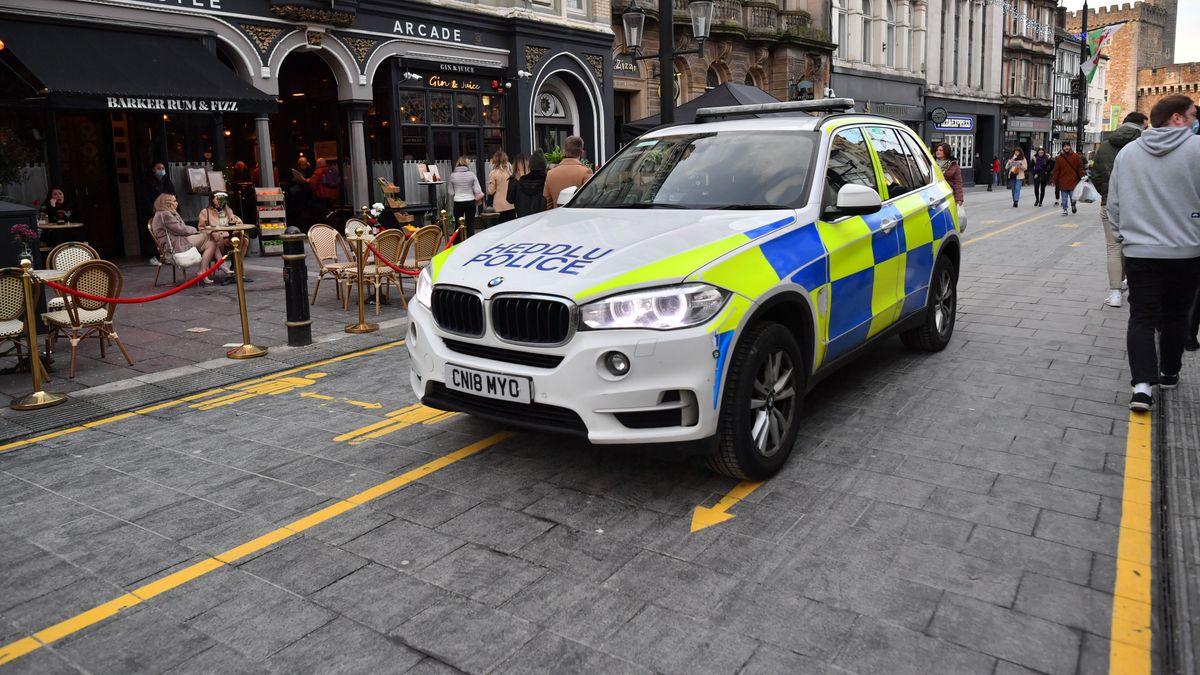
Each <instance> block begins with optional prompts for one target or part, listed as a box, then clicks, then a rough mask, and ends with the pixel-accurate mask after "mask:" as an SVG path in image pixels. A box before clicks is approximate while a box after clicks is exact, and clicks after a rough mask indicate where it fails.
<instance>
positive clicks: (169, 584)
mask: <svg viewBox="0 0 1200 675" xmlns="http://www.w3.org/2000/svg"><path fill="white" fill-rule="evenodd" d="M512 436H513V433H512V432H511V431H502V432H500V433H498V434H493V435H491V436H488V437H487V438H485V439H483V440H481V441H477V442H475V443H472V444H470V445H468V446H466V447H463V448H459V449H458V450H455V451H454V452H451V453H450V454H448V455H444V456H442V457H438V458H437V459H435V460H432V461H430V462H428V463H426V464H423V465H421V466H419V467H417V468H415V469H412V470H410V471H407V472H405V473H403V474H401V475H399V476H396V477H395V478H392V479H391V480H388V481H386V482H384V483H380V484H379V485H376V486H375V487H372V488H368V489H366V490H363V491H362V492H360V493H358V494H356V495H354V496H353V497H350V498H348V499H344V500H340V501H337V502H335V503H333V504H331V505H330V506H327V507H325V508H323V509H321V510H319V511H316V512H314V513H311V514H309V515H307V516H305V517H303V518H300V519H299V520H294V521H292V522H290V523H288V524H287V525H284V526H283V527H281V528H279V529H277V530H274V531H272V532H268V533H267V534H264V535H262V536H261V537H258V538H257V539H253V540H251V541H248V542H246V543H245V544H242V545H240V546H235V547H234V548H231V549H229V550H228V551H225V552H224V553H219V554H217V555H215V556H213V557H211V558H205V559H204V560H201V561H200V562H197V563H194V564H192V565H189V566H187V567H185V568H183V569H182V570H179V571H177V572H174V573H172V574H169V575H167V576H165V577H163V578H162V579H158V580H156V581H152V582H150V583H148V584H145V585H143V586H140V587H138V588H135V589H134V590H133V591H131V592H129V593H126V594H124V595H121V596H119V597H117V598H114V599H112V600H109V601H108V602H106V603H104V604H102V605H98V606H96V607H93V608H92V609H89V610H87V611H85V612H82V613H80V614H76V615H75V616H73V617H71V618H69V619H67V620H66V621H62V622H59V623H57V624H54V625H53V626H50V627H49V628H45V629H43V630H40V631H38V632H37V633H34V634H33V635H32V636H29V637H25V638H21V639H20V640H17V641H15V642H11V643H9V644H7V645H4V646H2V647H0V665H4V664H5V663H8V662H10V661H14V660H16V659H19V658H21V657H22V656H24V655H26V654H28V653H30V652H32V651H34V650H37V649H39V648H41V647H43V646H45V645H48V644H50V643H51V642H54V641H55V640H61V639H62V638H64V637H66V636H68V635H70V634H72V633H75V632H77V631H80V630H83V629H84V628H87V627H88V626H91V625H94V624H97V623H99V622H101V621H103V620H105V619H107V618H109V617H111V616H113V615H114V614H117V613H118V612H120V611H121V610H123V609H128V608H129V607H133V606H134V605H137V604H140V603H142V602H144V601H146V600H149V599H150V598H153V597H155V596H157V595H161V594H162V593H165V592H167V591H169V590H171V589H174V588H178V587H179V586H182V585H183V584H186V583H187V582H189V581H192V580H194V579H198V578H200V577H202V576H204V575H205V574H208V573H209V572H211V571H213V570H216V569H220V568H221V567H224V566H225V565H228V564H231V563H233V562H236V561H237V560H240V559H241V558H244V557H246V556H248V555H250V554H251V553H255V552H257V551H261V550H262V549H264V548H266V547H268V546H270V545H271V544H274V543H277V542H280V541H283V540H284V539H287V538H289V537H293V536H295V535H297V534H299V533H301V532H303V531H305V530H307V529H309V528H310V527H313V526H315V525H319V524H321V523H323V522H325V521H327V520H329V519H331V518H335V517H337V516H339V515H341V514H343V513H345V512H347V511H349V510H351V509H353V508H356V507H358V506H361V505H363V504H366V503H367V502H369V501H371V500H373V499H378V498H379V497H382V496H384V495H386V494H388V493H389V492H392V491H393V490H396V489H397V488H400V487H403V486H405V485H407V484H409V483H411V482H413V481H415V480H417V479H419V478H422V477H424V476H428V475H429V474H431V473H433V472H435V471H438V470H439V469H444V468H446V467H447V466H450V465H451V464H454V463H455V462H458V461H460V460H463V459H466V458H467V457H470V456H471V455H474V454H477V453H480V452H483V451H484V450H486V449H488V448H490V447H492V446H493V445H496V444H497V443H500V442H502V441H505V440H508V439H509V438H512Z"/></svg>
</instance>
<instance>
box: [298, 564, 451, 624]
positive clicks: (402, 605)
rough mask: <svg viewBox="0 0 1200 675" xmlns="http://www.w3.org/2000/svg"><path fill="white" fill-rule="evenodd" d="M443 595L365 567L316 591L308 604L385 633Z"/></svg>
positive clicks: (411, 579) (386, 571)
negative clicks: (312, 603) (314, 603)
mask: <svg viewBox="0 0 1200 675" xmlns="http://www.w3.org/2000/svg"><path fill="white" fill-rule="evenodd" d="M447 595H448V592H447V591H445V590H443V589H441V588H438V587H437V586H434V585H433V584H430V583H426V582H424V581H421V580H420V579H416V578H415V577H412V576H410V575H407V574H401V573H400V572H397V571H395V570H391V569H388V568H386V567H382V566H380V565H368V566H366V567H363V568H362V569H360V570H358V571H356V572H354V573H352V574H350V575H348V576H346V577H343V578H342V579H339V580H338V581H336V582H334V583H333V584H331V585H330V586H327V587H325V588H324V589H322V590H320V591H318V592H317V593H316V594H314V595H313V596H312V600H313V601H314V602H316V603H318V604H319V605H321V606H323V607H326V608H328V609H330V610H332V611H335V612H337V613H338V614H340V615H342V616H345V617H349V618H351V619H353V620H355V621H357V622H359V623H361V624H364V625H366V626H369V627H371V628H373V629H374V630H376V631H378V632H380V633H387V632H389V631H391V630H392V629H393V628H395V627H397V626H399V625H400V624H402V623H404V622H405V621H407V620H409V619H411V618H412V617H414V616H416V615H417V614H419V613H420V612H422V611H424V610H426V609H428V608H429V607H431V606H433V605H434V604H437V603H438V602H439V601H440V600H441V599H442V598H444V597H446V596H447Z"/></svg>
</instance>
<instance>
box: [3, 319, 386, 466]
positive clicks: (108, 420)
mask: <svg viewBox="0 0 1200 675" xmlns="http://www.w3.org/2000/svg"><path fill="white" fill-rule="evenodd" d="M402 344H404V340H397V341H396V342H389V343H387V344H383V345H377V346H375V347H371V348H369V349H364V350H362V351H357V352H350V353H349V354H342V355H341V356H335V357H333V358H330V359H325V360H323V361H317V362H315V363H309V364H306V365H303V366H298V367H296V368H289V369H288V370H283V371H280V372H278V373H272V374H270V375H265V376H263V377H256V378H251V379H249V380H243V381H241V382H238V383H237V384H235V385H232V386H244V385H247V384H252V383H255V382H264V381H267V380H273V379H275V378H280V377H287V376H288V375H293V374H295V373H298V372H300V371H302V370H309V369H311V368H317V367H320V366H325V365H329V364H330V363H336V362H339V361H345V360H347V359H353V358H357V357H359V356H366V355H368V354H374V353H376V352H380V351H383V350H385V349H391V348H392V347H398V346H400V345H402ZM228 391H230V389H226V388H221V387H218V388H216V389H209V390H207V391H202V392H198V393H195V394H188V395H187V396H183V397H180V398H177V399H174V400H171V401H163V402H162V403H155V404H154V405H151V406H146V407H145V408H139V409H137V410H133V411H130V412H123V413H118V414H116V415H113V416H111V417H105V418H103V419H98V420H93V421H91V422H86V423H84V424H81V425H79V426H74V427H67V428H66V429H59V430H58V431H52V432H50V433H47V434H42V435H41V436H34V437H33V438H25V439H22V440H19V441H12V442H10V443H5V444H3V445H0V453H4V452H8V451H9V450H16V449H17V448H23V447H25V446H27V445H33V444H35V443H42V442H45V441H49V440H52V439H55V438H58V437H59V436H66V435H67V434H73V433H76V432H79V431H85V430H87V429H92V428H95V427H99V426H103V425H105V424H112V423H113V422H119V421H121V420H127V419H130V418H131V417H133V416H134V415H146V414H148V413H152V412H156V411H159V410H165V409H167V408H173V407H175V406H177V405H183V404H184V403H191V402H192V401H198V400H200V399H202V398H207V397H209V396H214V395H216V394H221V393H225V392H228Z"/></svg>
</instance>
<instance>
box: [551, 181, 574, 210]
mask: <svg viewBox="0 0 1200 675" xmlns="http://www.w3.org/2000/svg"><path fill="white" fill-rule="evenodd" d="M578 190H579V188H577V187H575V186H574V185H571V186H569V187H565V188H563V189H562V191H561V192H559V193H558V201H556V202H555V203H556V204H557V205H558V206H563V205H565V204H566V203H567V202H569V201H571V197H574V196H575V192H576V191H578Z"/></svg>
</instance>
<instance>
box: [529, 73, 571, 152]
mask: <svg viewBox="0 0 1200 675" xmlns="http://www.w3.org/2000/svg"><path fill="white" fill-rule="evenodd" d="M533 118H534V123H535V125H534V126H535V129H536V134H535V136H534V140H533V144H534V148H535V149H538V150H541V151H542V152H549V151H551V150H553V149H554V148H562V146H563V144H564V142H565V141H566V139H567V136H572V135H575V134H577V133H578V131H579V121H578V120H579V114H578V110H577V108H576V106H575V99H574V97H572V96H571V92H570V90H568V89H567V88H566V86H565V85H564V84H563V83H562V80H560V79H559V78H557V77H551V78H549V79H547V80H546V82H545V84H543V85H542V90H541V91H540V92H538V95H537V97H535V98H534V100H533Z"/></svg>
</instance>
